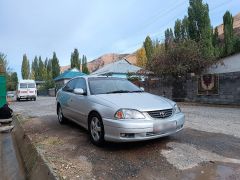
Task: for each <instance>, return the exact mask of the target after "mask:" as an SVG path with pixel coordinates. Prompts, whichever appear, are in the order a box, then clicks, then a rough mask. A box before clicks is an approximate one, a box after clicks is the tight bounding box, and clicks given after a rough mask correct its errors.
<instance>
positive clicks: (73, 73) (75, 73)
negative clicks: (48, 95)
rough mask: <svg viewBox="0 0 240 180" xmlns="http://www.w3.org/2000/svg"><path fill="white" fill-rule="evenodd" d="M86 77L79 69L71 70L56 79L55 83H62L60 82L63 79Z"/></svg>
mask: <svg viewBox="0 0 240 180" xmlns="http://www.w3.org/2000/svg"><path fill="white" fill-rule="evenodd" d="M85 75H86V74H84V73H82V72H80V71H79V70H77V69H71V70H67V71H65V72H64V73H62V74H60V75H59V76H58V77H56V78H55V79H54V81H60V80H63V79H72V78H74V77H77V76H85Z"/></svg>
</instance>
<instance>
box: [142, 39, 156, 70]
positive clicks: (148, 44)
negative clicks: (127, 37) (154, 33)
mask: <svg viewBox="0 0 240 180" xmlns="http://www.w3.org/2000/svg"><path fill="white" fill-rule="evenodd" d="M143 46H144V49H145V51H146V57H147V66H146V68H147V69H149V70H151V69H152V68H151V64H152V59H153V53H154V47H153V42H152V39H151V38H150V37H149V36H147V37H146V39H145V41H144V43H143Z"/></svg>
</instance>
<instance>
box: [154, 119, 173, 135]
mask: <svg viewBox="0 0 240 180" xmlns="http://www.w3.org/2000/svg"><path fill="white" fill-rule="evenodd" d="M176 128H177V123H176V121H170V122H164V123H155V124H154V128H153V131H154V133H166V132H169V131H173V130H176Z"/></svg>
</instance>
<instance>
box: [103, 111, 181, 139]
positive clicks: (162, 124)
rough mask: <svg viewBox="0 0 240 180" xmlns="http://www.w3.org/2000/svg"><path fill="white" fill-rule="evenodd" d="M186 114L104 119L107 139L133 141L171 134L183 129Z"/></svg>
mask: <svg viewBox="0 0 240 180" xmlns="http://www.w3.org/2000/svg"><path fill="white" fill-rule="evenodd" d="M184 122H185V116H184V114H183V113H178V114H174V115H173V116H171V117H169V118H166V119H151V118H149V119H144V120H112V119H104V118H103V124H104V130H105V140H106V141H113V142H133V141H143V140H150V139H156V138H160V137H164V136H169V135H171V134H174V133H176V132H178V131H180V130H182V129H183V125H184Z"/></svg>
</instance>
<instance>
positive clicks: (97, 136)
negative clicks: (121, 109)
mask: <svg viewBox="0 0 240 180" xmlns="http://www.w3.org/2000/svg"><path fill="white" fill-rule="evenodd" d="M88 130H89V136H90V139H91V142H92V143H93V144H95V145H97V146H102V145H103V144H104V126H103V122H102V119H101V117H100V116H99V115H98V114H97V113H94V114H92V115H91V116H90V118H89V123H88Z"/></svg>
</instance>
